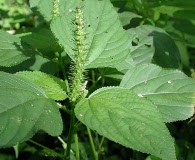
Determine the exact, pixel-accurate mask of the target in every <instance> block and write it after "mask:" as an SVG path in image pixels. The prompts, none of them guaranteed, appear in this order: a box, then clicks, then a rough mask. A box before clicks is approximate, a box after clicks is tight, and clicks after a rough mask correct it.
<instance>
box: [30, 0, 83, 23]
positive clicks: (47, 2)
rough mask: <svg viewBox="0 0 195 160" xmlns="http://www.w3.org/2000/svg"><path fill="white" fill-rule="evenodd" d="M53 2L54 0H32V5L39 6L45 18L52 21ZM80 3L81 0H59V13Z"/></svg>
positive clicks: (32, 6)
mask: <svg viewBox="0 0 195 160" xmlns="http://www.w3.org/2000/svg"><path fill="white" fill-rule="evenodd" d="M53 2H54V0H36V1H35V0H30V6H31V8H34V7H37V8H38V11H39V12H40V13H41V14H42V15H43V17H44V18H45V20H46V21H51V19H52V18H53ZM79 3H80V0H74V1H69V0H59V13H60V14H63V13H64V12H67V11H68V10H71V9H73V8H75V7H76V6H77V5H78V4H79Z"/></svg>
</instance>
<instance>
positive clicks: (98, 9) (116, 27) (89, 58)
mask: <svg viewBox="0 0 195 160" xmlns="http://www.w3.org/2000/svg"><path fill="white" fill-rule="evenodd" d="M67 3H69V2H67ZM80 5H81V6H82V10H83V14H84V21H85V23H86V24H85V31H86V43H85V44H83V45H84V46H85V48H86V50H87V51H86V63H85V67H86V68H95V67H111V66H113V65H115V64H118V63H120V62H122V61H123V60H124V59H125V58H126V57H127V55H128V53H129V43H130V41H129V36H128V34H127V33H126V32H125V30H123V28H122V26H121V23H120V20H119V18H118V15H117V13H116V11H115V10H114V8H113V6H112V4H111V3H110V1H109V0H104V1H97V0H86V1H83V2H82V3H81V4H80ZM71 9H72V8H71ZM70 11H71V10H70ZM70 11H69V12H65V13H64V14H63V15H62V16H59V17H56V18H55V19H54V20H52V22H51V29H52V31H53V33H54V35H55V36H56V38H57V39H58V40H59V43H60V44H61V45H62V46H63V47H64V49H65V51H66V52H67V54H68V55H69V56H70V57H71V58H72V59H73V61H74V55H75V51H74V50H73V49H74V48H75V42H74V41H73V39H74V36H75V35H74V34H73V31H74V30H73V28H74V27H75V26H74V25H73V24H72V20H73V19H74V18H73V16H74V13H73V12H70Z"/></svg>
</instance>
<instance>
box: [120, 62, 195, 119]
mask: <svg viewBox="0 0 195 160" xmlns="http://www.w3.org/2000/svg"><path fill="white" fill-rule="evenodd" d="M120 86H121V87H125V88H128V89H131V90H132V91H133V92H135V93H137V94H140V95H141V96H143V97H146V98H148V99H150V100H151V101H152V102H153V103H154V104H155V105H157V106H158V110H159V111H160V113H161V115H162V117H163V120H164V122H172V121H178V120H185V119H187V118H189V117H191V116H192V115H193V113H194V94H195V81H194V80H193V79H191V78H189V77H187V76H186V75H185V74H184V73H182V72H181V71H179V70H171V69H170V70H167V69H162V68H161V67H158V66H156V65H152V64H150V65H141V66H138V67H134V68H132V69H130V70H129V71H128V72H127V73H126V74H125V76H124V77H123V79H122V81H121V84H120Z"/></svg>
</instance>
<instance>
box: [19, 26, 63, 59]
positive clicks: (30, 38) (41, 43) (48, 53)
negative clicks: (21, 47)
mask: <svg viewBox="0 0 195 160" xmlns="http://www.w3.org/2000/svg"><path fill="white" fill-rule="evenodd" d="M19 36H20V38H21V40H22V41H24V42H25V43H27V44H29V45H30V46H31V47H32V48H34V49H37V50H38V51H39V52H41V53H42V54H43V57H47V58H48V59H53V58H54V57H55V55H54V53H55V52H56V51H58V50H59V52H61V50H62V49H60V47H59V46H58V45H57V43H56V40H55V38H54V36H53V34H52V32H51V30H49V29H47V28H42V29H39V30H35V31H34V32H32V33H30V34H28V35H23V34H21V35H19Z"/></svg>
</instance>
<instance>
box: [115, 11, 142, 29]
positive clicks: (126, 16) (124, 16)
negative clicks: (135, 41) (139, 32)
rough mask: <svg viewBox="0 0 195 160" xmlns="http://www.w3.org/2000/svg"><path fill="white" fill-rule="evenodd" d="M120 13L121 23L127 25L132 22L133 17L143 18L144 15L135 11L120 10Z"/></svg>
mask: <svg viewBox="0 0 195 160" xmlns="http://www.w3.org/2000/svg"><path fill="white" fill-rule="evenodd" d="M118 15H119V18H120V20H121V23H122V24H123V26H126V25H128V24H130V21H131V20H132V19H133V18H142V16H140V15H138V14H135V13H133V12H127V11H125V12H121V13H120V12H119V13H118Z"/></svg>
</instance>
